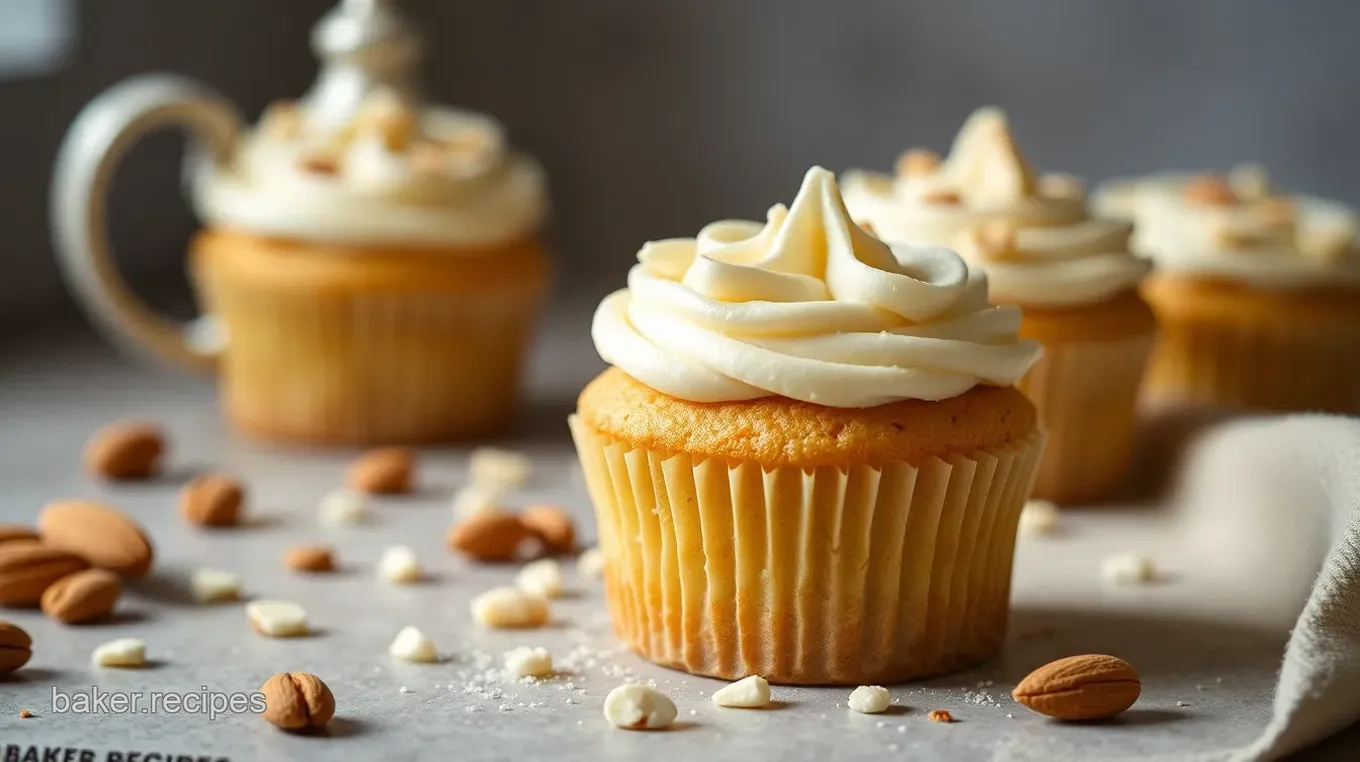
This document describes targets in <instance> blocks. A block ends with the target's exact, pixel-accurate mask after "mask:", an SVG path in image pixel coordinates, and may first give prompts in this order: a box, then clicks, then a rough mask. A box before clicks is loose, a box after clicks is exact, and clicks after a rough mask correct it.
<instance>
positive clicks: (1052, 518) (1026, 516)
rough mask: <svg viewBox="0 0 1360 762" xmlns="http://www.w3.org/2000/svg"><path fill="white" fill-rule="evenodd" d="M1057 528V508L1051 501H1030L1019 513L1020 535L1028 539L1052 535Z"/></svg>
mask: <svg viewBox="0 0 1360 762" xmlns="http://www.w3.org/2000/svg"><path fill="white" fill-rule="evenodd" d="M1057 528H1058V506H1057V504H1056V503H1054V502H1053V501H1051V500H1030V501H1029V502H1027V503H1025V507H1024V509H1022V510H1021V511H1020V534H1022V535H1026V536H1029V537H1037V536H1040V535H1046V534H1053V531H1054V530H1056V529H1057Z"/></svg>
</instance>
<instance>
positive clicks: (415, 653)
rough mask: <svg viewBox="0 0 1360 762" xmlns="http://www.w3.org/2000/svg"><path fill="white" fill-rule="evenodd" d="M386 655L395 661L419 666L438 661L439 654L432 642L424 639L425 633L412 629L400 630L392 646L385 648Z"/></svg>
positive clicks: (404, 628)
mask: <svg viewBox="0 0 1360 762" xmlns="http://www.w3.org/2000/svg"><path fill="white" fill-rule="evenodd" d="M387 653H389V654H391V655H392V657H393V658H395V659H401V660H402V661H412V662H416V663H419V664H429V663H432V662H436V661H439V652H438V651H437V650H436V649H435V647H434V641H432V640H430V639H429V638H427V637H425V633H423V632H421V631H420V630H417V629H416V628H414V627H403V628H401V632H398V633H397V637H396V639H395V640H393V641H392V645H390V646H388V647H387Z"/></svg>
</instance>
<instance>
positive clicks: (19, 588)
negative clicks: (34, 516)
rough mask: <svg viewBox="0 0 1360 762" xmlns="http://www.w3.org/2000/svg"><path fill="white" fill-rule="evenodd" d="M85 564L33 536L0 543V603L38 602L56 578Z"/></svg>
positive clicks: (34, 604)
mask: <svg viewBox="0 0 1360 762" xmlns="http://www.w3.org/2000/svg"><path fill="white" fill-rule="evenodd" d="M88 568H90V563H89V562H88V561H86V560H85V559H83V558H81V557H80V556H78V555H75V554H74V553H70V552H68V551H65V550H61V549H59V548H53V547H51V546H48V545H44V544H42V543H41V542H37V541H34V540H15V541H13V542H7V543H5V544H4V545H0V606H13V607H23V608H28V607H33V606H37V605H38V602H39V601H41V600H42V595H43V593H44V592H46V591H47V588H49V587H51V586H52V585H53V584H54V583H56V581H57V580H59V579H61V578H62V577H65V576H67V575H69V574H75V573H76V572H78V571H84V570H85V569H88Z"/></svg>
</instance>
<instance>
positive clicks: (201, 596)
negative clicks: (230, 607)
mask: <svg viewBox="0 0 1360 762" xmlns="http://www.w3.org/2000/svg"><path fill="white" fill-rule="evenodd" d="M189 589H190V590H191V591H193V594H194V600H196V601H198V602H199V603H217V602H219V601H234V600H236V599H237V598H240V597H241V578H240V577H238V576H236V575H235V574H232V573H231V572H229V571H222V570H221V569H207V568H204V569H194V571H193V573H192V574H190V575H189Z"/></svg>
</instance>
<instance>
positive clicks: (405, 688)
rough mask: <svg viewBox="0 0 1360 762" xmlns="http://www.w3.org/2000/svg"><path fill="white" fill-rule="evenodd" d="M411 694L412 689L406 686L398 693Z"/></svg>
mask: <svg viewBox="0 0 1360 762" xmlns="http://www.w3.org/2000/svg"><path fill="white" fill-rule="evenodd" d="M410 692H411V689H410V688H407V687H406V686H404V685H403V686H401V687H400V688H398V689H397V693H410Z"/></svg>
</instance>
